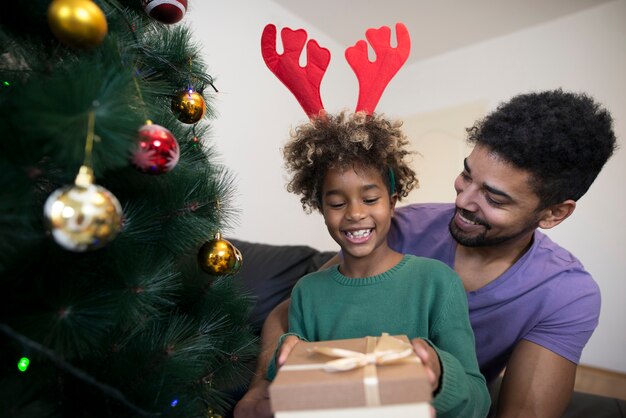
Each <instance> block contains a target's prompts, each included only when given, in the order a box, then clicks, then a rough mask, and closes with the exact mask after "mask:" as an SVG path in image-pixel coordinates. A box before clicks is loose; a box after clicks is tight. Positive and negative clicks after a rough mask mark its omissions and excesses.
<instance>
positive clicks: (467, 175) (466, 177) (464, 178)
mask: <svg viewBox="0 0 626 418" xmlns="http://www.w3.org/2000/svg"><path fill="white" fill-rule="evenodd" d="M461 178H462V179H463V180H465V181H470V180H471V179H472V178H471V177H470V175H469V174H467V172H466V171H461Z"/></svg>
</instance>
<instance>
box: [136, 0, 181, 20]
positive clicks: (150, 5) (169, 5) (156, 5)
mask: <svg viewBox="0 0 626 418" xmlns="http://www.w3.org/2000/svg"><path fill="white" fill-rule="evenodd" d="M141 3H142V4H143V9H144V10H145V11H146V13H147V14H148V16H150V17H151V18H153V19H155V20H158V21H159V22H161V23H166V24H172V23H176V22H179V21H180V20H181V19H182V18H183V16H185V12H186V11H187V0H141Z"/></svg>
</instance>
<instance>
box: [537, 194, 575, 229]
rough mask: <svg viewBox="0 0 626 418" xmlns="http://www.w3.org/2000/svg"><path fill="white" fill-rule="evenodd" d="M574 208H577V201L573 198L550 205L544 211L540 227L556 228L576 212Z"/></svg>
mask: <svg viewBox="0 0 626 418" xmlns="http://www.w3.org/2000/svg"><path fill="white" fill-rule="evenodd" d="M574 209H576V201H575V200H571V199H569V200H566V201H564V202H561V203H557V204H555V205H552V206H548V207H547V208H545V209H544V210H543V211H542V212H543V216H542V217H541V218H540V219H539V228H541V229H550V228H554V227H555V226H557V225H558V224H560V223H561V222H563V221H564V220H565V219H567V218H568V217H569V216H570V215H571V214H572V213H574Z"/></svg>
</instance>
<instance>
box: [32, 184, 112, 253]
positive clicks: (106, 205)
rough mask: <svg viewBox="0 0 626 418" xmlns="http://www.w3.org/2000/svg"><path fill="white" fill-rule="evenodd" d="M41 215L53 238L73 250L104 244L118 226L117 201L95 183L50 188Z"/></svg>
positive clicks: (82, 249) (109, 239)
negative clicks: (51, 191) (51, 190)
mask: <svg viewBox="0 0 626 418" xmlns="http://www.w3.org/2000/svg"><path fill="white" fill-rule="evenodd" d="M44 216H45V218H46V221H47V223H48V227H49V228H50V231H51V232H52V236H53V237H54V240H55V241H56V242H57V243H58V244H59V245H60V246H62V247H63V248H65V249H67V250H70V251H75V252H84V251H88V250H95V249H98V248H101V247H104V246H105V245H106V244H108V243H109V242H110V241H111V240H113V238H115V236H116V235H117V234H118V232H119V231H120V229H121V228H122V207H121V205H120V203H119V201H118V200H117V198H116V197H115V196H114V195H113V194H112V193H111V192H109V191H108V190H107V189H105V188H104V187H101V186H97V185H95V184H91V185H87V186H78V185H72V186H67V187H63V188H61V189H58V190H56V191H54V192H53V193H52V194H51V195H50V196H49V197H48V199H47V200H46V203H45V205H44Z"/></svg>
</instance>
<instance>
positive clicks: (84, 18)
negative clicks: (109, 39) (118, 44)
mask: <svg viewBox="0 0 626 418" xmlns="http://www.w3.org/2000/svg"><path fill="white" fill-rule="evenodd" d="M48 25H50V29H51V30H52V33H54V36H56V37H57V38H58V39H59V40H60V41H61V42H63V43H65V44H67V45H69V46H72V47H75V48H93V47H95V46H98V45H100V43H101V42H102V40H103V39H104V37H105V36H106V34H107V29H108V28H107V20H106V17H105V16H104V13H103V12H102V10H101V9H100V8H99V7H98V5H97V4H95V3H94V2H93V1H91V0H54V1H53V2H52V3H51V4H50V7H48Z"/></svg>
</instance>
